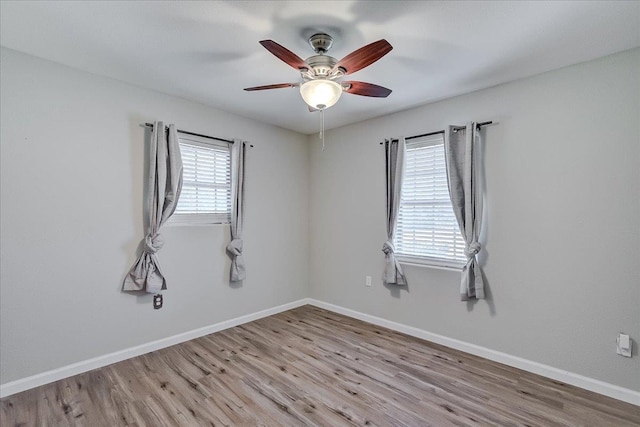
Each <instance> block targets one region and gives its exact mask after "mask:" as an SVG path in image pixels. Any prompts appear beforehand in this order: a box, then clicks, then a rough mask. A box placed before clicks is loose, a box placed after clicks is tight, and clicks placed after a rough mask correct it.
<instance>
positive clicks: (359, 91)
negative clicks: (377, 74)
mask: <svg viewBox="0 0 640 427" xmlns="http://www.w3.org/2000/svg"><path fill="white" fill-rule="evenodd" d="M342 84H343V87H344V86H346V85H349V88H347V89H344V91H345V92H347V93H351V94H353V95H361V96H372V97H374V98H386V97H387V96H389V94H390V93H391V89H387V88H386V87H383V86H378V85H374V84H373V83H365V82H353V81H351V82H342Z"/></svg>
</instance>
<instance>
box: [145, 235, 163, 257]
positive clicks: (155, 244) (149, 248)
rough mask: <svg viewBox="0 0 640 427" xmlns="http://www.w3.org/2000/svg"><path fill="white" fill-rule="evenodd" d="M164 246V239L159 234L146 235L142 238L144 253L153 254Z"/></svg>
mask: <svg viewBox="0 0 640 427" xmlns="http://www.w3.org/2000/svg"><path fill="white" fill-rule="evenodd" d="M163 246H164V238H163V237H162V235H161V234H160V233H156V234H153V235H147V236H146V237H145V238H144V251H145V252H148V253H150V254H155V253H156V252H158V251H159V250H160V249H162V247H163Z"/></svg>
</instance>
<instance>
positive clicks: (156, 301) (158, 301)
mask: <svg viewBox="0 0 640 427" xmlns="http://www.w3.org/2000/svg"><path fill="white" fill-rule="evenodd" d="M153 308H154V309H155V310H159V309H161V308H162V294H156V295H154V296H153Z"/></svg>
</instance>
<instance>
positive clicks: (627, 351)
mask: <svg viewBox="0 0 640 427" xmlns="http://www.w3.org/2000/svg"><path fill="white" fill-rule="evenodd" d="M616 344H617V345H616V353H618V354H619V355H620V356H624V357H631V350H632V348H633V341H631V338H629V335H627V334H622V333H620V334H618V338H617V339H616Z"/></svg>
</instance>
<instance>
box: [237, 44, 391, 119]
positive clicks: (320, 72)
mask: <svg viewBox="0 0 640 427" xmlns="http://www.w3.org/2000/svg"><path fill="white" fill-rule="evenodd" d="M260 44H261V45H262V46H264V47H265V49H267V50H268V51H269V52H271V53H272V54H274V55H275V56H276V57H278V58H279V59H281V60H282V61H284V62H286V63H287V64H289V65H290V66H291V67H293V68H295V69H296V70H298V71H299V72H300V75H301V76H302V82H301V83H278V84H272V85H266V86H255V87H248V88H245V90H246V91H254V90H267V89H280V88H286V87H300V95H302V99H304V101H305V102H306V103H307V105H308V106H309V111H317V110H323V111H324V110H325V109H327V108H329V107H331V106H332V105H334V104H335V103H336V102H338V99H340V95H342V92H347V93H350V94H353V95H361V96H371V97H376V98H386V97H387V96H389V94H390V93H391V89H387V88H386V87H382V86H378V85H375V84H373V83H365V82H359V81H340V79H341V78H342V77H344V76H346V75H349V74H353V73H355V72H356V71H359V70H361V69H363V68H365V67H368V66H369V65H371V64H373V63H374V62H376V61H377V60H379V59H380V58H382V57H383V56H385V55H386V54H387V53H389V52H390V51H391V49H393V46H391V45H390V44H389V42H387V41H386V40H384V39H381V40H378V41H377V42H373V43H371V44H368V45H366V46H364V47H361V48H360V49H358V50H355V51H354V52H351V53H350V54H349V55H347V56H345V57H344V58H342V59H341V60H339V61H338V60H337V59H336V58H334V57H332V56H329V55H327V52H328V51H329V49H331V46H332V44H333V38H332V37H331V36H330V35H328V34H325V33H316V34H314V35H312V36H311V37H309V44H310V45H311V47H312V48H313V50H314V51H315V52H316V55H313V56H310V57H309V58H307V59H302V58H300V57H299V56H298V55H296V54H295V53H293V52H291V51H290V50H289V49H287V48H285V47H284V46H281V45H279V44H278V43H276V42H274V41H273V40H262V41H261V42H260Z"/></svg>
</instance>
